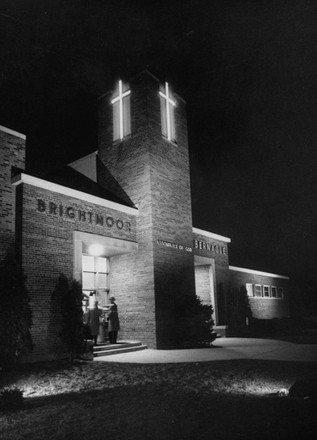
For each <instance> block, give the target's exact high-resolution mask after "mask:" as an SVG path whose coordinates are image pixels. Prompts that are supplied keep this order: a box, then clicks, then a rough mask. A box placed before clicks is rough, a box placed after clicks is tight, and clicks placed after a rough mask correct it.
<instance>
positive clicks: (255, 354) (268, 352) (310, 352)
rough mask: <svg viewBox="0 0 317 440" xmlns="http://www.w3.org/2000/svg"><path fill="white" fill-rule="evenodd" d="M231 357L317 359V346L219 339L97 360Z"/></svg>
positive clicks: (127, 360) (278, 359) (170, 359)
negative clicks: (210, 345)
mask: <svg viewBox="0 0 317 440" xmlns="http://www.w3.org/2000/svg"><path fill="white" fill-rule="evenodd" d="M229 359H263V360H276V361H298V362H317V345H310V344H295V343H292V342H285V341H278V340H274V339H253V338H219V339H217V340H216V341H214V343H213V348H200V349H190V350H152V349H147V350H142V351H137V352H131V353H124V354H116V355H112V356H103V357H98V358H96V359H95V361H96V362H126V363H145V364H146V363H170V362H173V363H175V362H204V361H208V362H209V361H221V360H229Z"/></svg>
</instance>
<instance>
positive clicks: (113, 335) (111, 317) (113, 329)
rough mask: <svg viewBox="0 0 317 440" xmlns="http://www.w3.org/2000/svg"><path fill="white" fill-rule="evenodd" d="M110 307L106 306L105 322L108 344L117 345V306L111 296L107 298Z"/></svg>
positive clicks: (118, 324)
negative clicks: (106, 323)
mask: <svg viewBox="0 0 317 440" xmlns="http://www.w3.org/2000/svg"><path fill="white" fill-rule="evenodd" d="M109 300H110V305H109V306H107V313H108V316H107V321H108V333H109V340H110V344H116V343H117V337H118V331H119V330H120V323H119V315H118V306H117V304H116V303H115V297H114V296H111V297H110V298H109Z"/></svg>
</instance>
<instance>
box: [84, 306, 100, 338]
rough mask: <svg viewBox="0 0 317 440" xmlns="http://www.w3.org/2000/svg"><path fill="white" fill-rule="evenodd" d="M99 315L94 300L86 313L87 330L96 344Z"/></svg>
mask: <svg viewBox="0 0 317 440" xmlns="http://www.w3.org/2000/svg"><path fill="white" fill-rule="evenodd" d="M100 316H101V310H100V309H99V307H98V301H95V304H94V308H93V309H89V310H88V313H87V317H86V319H87V325H88V327H89V332H90V334H91V336H92V337H93V339H94V344H95V345H97V336H98V333H99V317H100Z"/></svg>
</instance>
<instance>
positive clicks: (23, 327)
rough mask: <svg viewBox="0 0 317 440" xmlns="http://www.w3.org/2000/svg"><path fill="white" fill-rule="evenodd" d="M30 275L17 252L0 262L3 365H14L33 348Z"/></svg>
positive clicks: (0, 348)
mask: <svg viewBox="0 0 317 440" xmlns="http://www.w3.org/2000/svg"><path fill="white" fill-rule="evenodd" d="M25 280H26V277H25V275H24V273H23V270H22V268H21V267H20V265H19V264H18V263H17V262H16V260H15V259H14V257H13V255H12V254H10V253H8V254H7V255H6V257H5V258H4V260H3V261H2V262H1V264H0V315H1V319H0V366H1V367H3V368H5V369H6V368H10V367H11V366H12V365H14V364H15V363H16V362H17V361H18V359H19V358H20V356H21V355H23V354H27V353H28V352H29V351H31V350H32V348H33V344H32V338H31V333H30V328H31V326H32V311H31V308H30V297H29V294H28V291H27V288H26V286H25Z"/></svg>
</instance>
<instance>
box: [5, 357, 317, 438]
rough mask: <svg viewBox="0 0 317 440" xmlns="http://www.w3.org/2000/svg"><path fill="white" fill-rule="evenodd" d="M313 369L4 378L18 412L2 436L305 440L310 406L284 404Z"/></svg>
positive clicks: (200, 368)
mask: <svg viewBox="0 0 317 440" xmlns="http://www.w3.org/2000/svg"><path fill="white" fill-rule="evenodd" d="M296 379H306V380H310V381H313V382H315V383H317V369H316V364H306V363H293V362H276V361H259V360H236V361H219V362H202V363H186V364H185V363H182V364H122V363H108V362H105V363H103V362H86V363H85V362H78V363H75V364H74V365H73V366H69V365H65V364H64V365H63V364H59V365H56V364H55V365H52V364H51V365H46V366H45V367H44V366H43V365H42V366H33V367H32V369H30V370H23V371H17V372H11V373H10V374H7V375H6V376H5V377H2V382H3V383H2V386H3V385H4V384H5V386H6V387H19V388H20V389H23V391H24V396H25V404H24V407H23V408H22V409H20V410H15V411H5V412H4V411H2V412H0V438H1V439H3V440H11V439H12V440H13V439H14V440H16V439H21V440H22V439H23V440H26V439H30V440H36V439H41V440H42V439H81V438H82V439H85V440H88V439H107V438H112V439H129V440H130V439H131V440H133V439H151V440H155V439H179V440H180V439H215V440H217V439H270V440H271V439H279V440H283V439H293V438H300V439H308V438H312V437H313V434H314V433H317V430H316V422H315V415H314V412H313V407H312V402H311V401H310V400H304V399H295V398H291V397H281V396H279V395H278V394H277V392H278V391H279V390H280V389H281V388H286V389H288V388H289V387H290V386H291V385H292V384H293V383H294V382H295V380H296Z"/></svg>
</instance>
